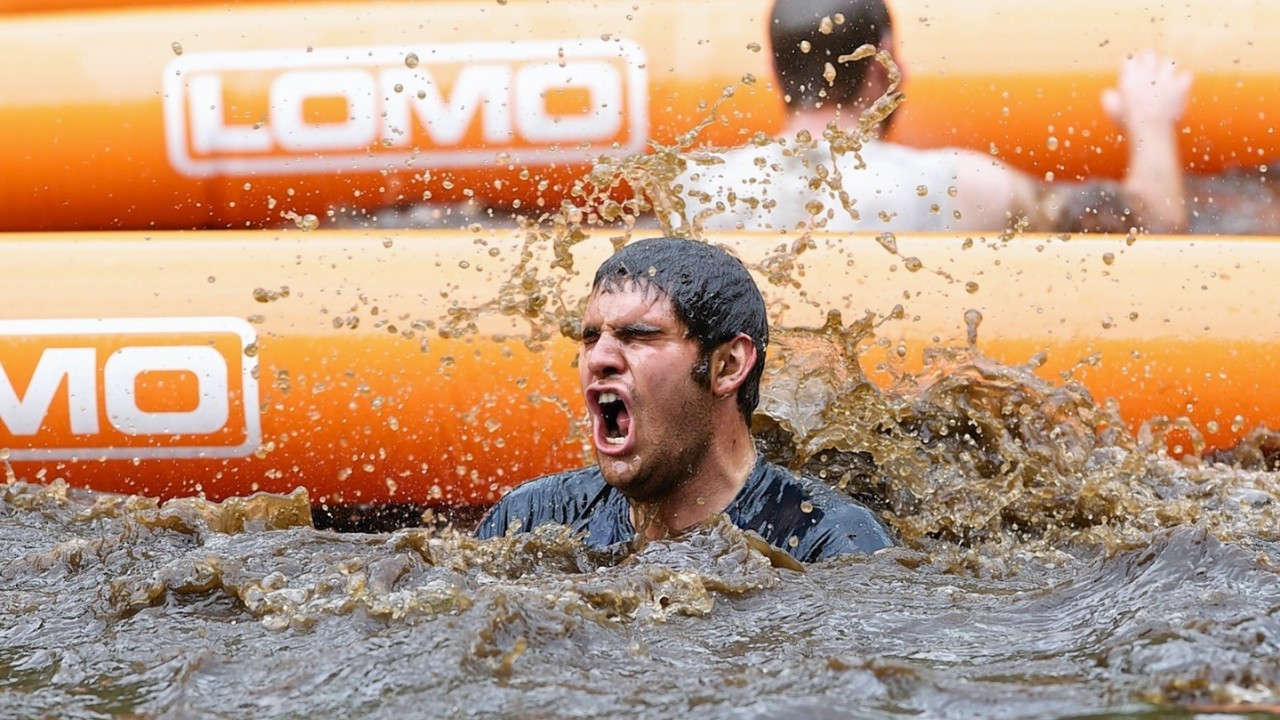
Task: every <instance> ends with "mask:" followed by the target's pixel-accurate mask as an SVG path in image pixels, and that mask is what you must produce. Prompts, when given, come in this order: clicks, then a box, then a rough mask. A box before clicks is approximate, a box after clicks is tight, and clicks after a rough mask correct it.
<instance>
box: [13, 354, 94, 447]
mask: <svg viewBox="0 0 1280 720" xmlns="http://www.w3.org/2000/svg"><path fill="white" fill-rule="evenodd" d="M96 362H97V360H96V354H95V351H94V349H93V348H48V349H46V350H45V351H44V352H43V353H41V355H40V360H39V361H38V362H37V363H36V370H35V372H34V373H32V375H31V382H30V383H28V384H27V390H26V392H25V393H23V395H22V397H19V396H18V391H17V390H16V389H15V388H14V387H13V381H12V380H10V379H9V375H8V373H7V372H6V371H5V369H4V365H3V363H0V425H4V426H5V427H6V428H8V430H9V433H10V434H11V435H14V436H20V435H35V434H36V433H37V432H38V431H39V430H40V426H41V425H42V424H43V423H44V419H45V417H47V416H48V414H49V409H50V406H52V405H53V397H54V395H56V394H57V392H58V387H59V386H61V385H62V380H63V378H66V381H67V412H68V415H69V416H70V419H71V432H72V433H74V434H76V435H91V434H93V433H96V432H98V392H97V387H96V386H97V382H96V379H95V378H96V375H97V366H96Z"/></svg>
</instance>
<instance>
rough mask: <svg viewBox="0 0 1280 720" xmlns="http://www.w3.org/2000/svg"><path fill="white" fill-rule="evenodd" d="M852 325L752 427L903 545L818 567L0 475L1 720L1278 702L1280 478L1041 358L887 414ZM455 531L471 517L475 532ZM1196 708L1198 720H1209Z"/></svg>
mask: <svg viewBox="0 0 1280 720" xmlns="http://www.w3.org/2000/svg"><path fill="white" fill-rule="evenodd" d="M864 331H865V328H862V327H860V324H859V323H853V324H851V325H848V326H842V325H841V324H840V323H838V322H833V323H831V324H830V326H829V327H828V328H825V329H819V330H812V331H803V332H784V333H781V334H780V336H779V341H778V343H777V347H778V351H779V352H778V355H777V357H776V359H775V361H774V363H773V365H772V367H771V368H770V372H769V374H768V380H767V383H768V385H767V388H768V389H767V391H766V392H765V394H764V400H763V405H762V410H761V413H760V415H759V416H758V418H757V420H758V427H757V429H758V430H759V431H760V434H761V438H762V447H763V448H764V449H765V451H766V452H768V453H769V454H770V455H771V456H772V457H774V458H775V459H777V460H779V461H782V462H788V463H790V464H792V465H793V466H796V467H804V468H805V469H806V471H808V472H811V473H814V474H816V475H820V476H823V477H825V478H826V479H828V481H830V482H832V483H833V484H835V485H837V486H839V487H841V488H843V489H844V490H845V491H846V492H849V493H851V494H854V495H855V496H857V497H859V498H861V499H863V500H864V501H866V502H868V503H870V504H872V505H873V506H874V507H876V508H877V509H878V510H879V511H880V512H881V513H882V515H883V517H884V518H885V520H886V522H887V523H888V524H889V525H890V526H891V527H893V528H894V531H895V532H896V533H897V534H898V536H899V537H901V538H902V541H903V545H902V547H900V548H896V549H893V550H891V551H887V552H883V553H880V554H878V555H876V556H874V557H870V558H846V559H840V560H836V561H830V562H826V563H820V564H816V565H812V566H809V567H807V568H805V569H804V571H802V572H798V571H795V570H791V569H785V568H779V567H774V566H773V565H772V564H771V563H770V561H769V560H768V558H766V557H765V556H764V555H762V554H760V553H759V552H757V551H756V550H755V549H754V547H753V544H752V542H751V541H750V539H749V538H747V537H745V536H744V535H743V534H742V533H740V532H739V531H737V530H736V529H735V528H733V527H731V526H728V525H726V524H723V523H712V524H709V525H708V526H706V527H701V528H698V529H696V530H694V531H693V532H692V533H691V534H690V536H689V537H688V538H686V539H685V541H684V542H659V543H653V544H650V545H648V546H647V547H645V548H644V549H643V550H642V551H640V552H638V553H634V554H630V555H627V556H622V557H608V556H604V555H600V554H598V553H595V552H593V551H590V550H588V549H586V548H584V547H583V546H582V545H581V544H580V543H579V542H578V541H577V540H576V539H574V538H572V537H569V536H567V535H566V534H565V533H564V532H563V531H561V530H556V529H551V528H544V529H542V530H541V531H539V532H536V533H534V534H532V535H527V536H522V537H517V538H508V539H500V540H496V541H489V542H478V541H475V540H472V539H470V538H469V537H468V536H467V535H466V534H465V532H458V531H456V530H454V529H451V528H448V527H446V528H443V529H441V528H433V529H426V528H411V529H402V530H399V531H396V532H390V533H379V534H361V533H337V532H333V531H329V530H317V529H315V528H314V527H313V526H312V524H311V517H310V508H309V500H308V498H307V497H306V495H305V493H302V492H298V493H295V494H294V495H291V496H258V497H254V498H248V499H236V500H230V501H226V502H224V503H222V504H218V505H215V504H212V503H208V502H206V501H202V500H195V499H181V500H173V501H170V502H167V503H164V504H160V503H157V502H156V501H155V500H151V499H147V498H140V497H131V498H130V497H114V496H104V495H98V494H93V493H90V492H87V491H83V490H77V489H73V488H68V487H66V486H64V485H60V484H54V485H50V486H35V485H28V484H25V483H22V482H10V483H8V484H6V485H2V486H0V547H3V553H0V717H13V718H19V717H23V718H25V717H74V718H96V717H120V716H127V717H164V718H183V717H226V718H241V717H281V718H283V717H339V716H360V717H373V718H379V717H385V718H399V717H404V716H412V717H557V718H558V717H588V718H589V717H600V718H604V717H618V716H623V717H654V718H664V717H671V718H683V717H688V716H690V715H692V714H699V715H701V716H704V717H717V718H775V717H776V718H790V717H813V718H853V717H865V718H885V717H903V716H914V717H930V718H961V717H1025V718H1043V717H1088V716H1095V717H1169V716H1179V715H1183V716H1188V717H1189V716H1192V715H1193V714H1194V713H1196V712H1198V713H1200V714H1201V715H1202V716H1203V715H1204V714H1205V713H1208V712H1210V711H1211V710H1217V711H1220V712H1234V713H1236V714H1237V715H1239V714H1242V713H1249V712H1257V713H1261V712H1263V711H1264V710H1266V709H1267V707H1268V705H1269V706H1270V709H1272V710H1275V709H1276V708H1280V663H1278V662H1277V660H1276V658H1277V657H1278V656H1280V516H1278V515H1280V480H1278V478H1277V475H1276V474H1275V473H1273V472H1269V471H1267V470H1266V468H1267V466H1268V462H1269V461H1268V459H1267V458H1268V457H1269V453H1268V452H1267V451H1268V449H1269V448H1271V447H1273V446H1274V438H1272V437H1271V436H1269V435H1265V434H1263V435H1260V436H1259V437H1258V438H1257V439H1256V440H1255V442H1253V443H1252V444H1251V447H1250V448H1249V449H1246V450H1241V451H1240V452H1238V453H1236V454H1235V455H1233V456H1222V458H1221V459H1222V460H1224V461H1228V462H1233V463H1234V466H1233V465H1229V464H1210V463H1208V462H1203V461H1195V462H1193V461H1182V462H1179V461H1174V460H1172V459H1170V458H1168V457H1167V456H1166V455H1164V454H1163V453H1162V452H1160V451H1158V450H1155V449H1153V448H1154V447H1155V446H1156V445H1158V444H1159V443H1160V438H1159V433H1158V432H1153V433H1148V434H1147V436H1146V437H1144V436H1143V435H1142V434H1139V436H1136V437H1133V436H1129V435H1128V434H1127V433H1124V432H1121V431H1115V430H1108V429H1107V427H1106V422H1107V417H1106V413H1105V412H1103V411H1102V410H1100V409H1098V408H1097V407H1096V406H1094V405H1093V404H1092V401H1091V400H1089V398H1088V396H1087V395H1085V394H1083V393H1082V392H1080V391H1078V390H1073V389H1071V388H1070V387H1056V386H1050V385H1047V384H1045V383H1043V381H1040V380H1038V379H1037V378H1036V377H1035V376H1034V375H1033V374H1032V373H1031V372H1030V369H1029V368H1009V367H1001V366H997V365H994V364H992V363H990V362H988V361H986V360H984V359H983V358H982V357H981V355H980V354H977V353H975V352H967V353H951V354H947V355H945V356H941V357H939V359H938V360H937V363H936V364H935V366H934V367H933V368H932V371H933V374H934V375H933V377H922V378H921V379H920V380H919V382H918V387H917V388H916V389H915V390H914V391H912V392H902V393H900V394H883V393H880V392H878V391H876V390H875V389H874V388H872V387H870V386H868V385H866V384H865V383H864V381H862V380H861V377H860V374H859V372H858V368H857V366H856V363H848V362H847V357H846V356H845V355H844V352H845V348H846V347H849V344H848V342H847V341H848V340H849V339H850V337H851V336H856V334H857V333H860V332H864ZM462 529H463V530H465V528H462ZM1189 708H1195V710H1192V709H1189Z"/></svg>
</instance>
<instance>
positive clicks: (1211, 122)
mask: <svg viewBox="0 0 1280 720" xmlns="http://www.w3.org/2000/svg"><path fill="white" fill-rule="evenodd" d="M113 4H114V5H129V4H128V3H120V2H114V3H113V2H105V1H100V0H56V2H49V3H43V4H41V5H42V7H45V8H47V9H50V10H53V9H56V8H79V9H78V10H71V9H68V10H65V11H63V12H44V13H16V12H12V10H15V9H22V8H27V9H30V8H31V7H32V6H33V5H34V4H32V3H27V2H25V1H20V2H17V3H12V2H11V3H9V4H8V5H7V6H0V10H3V9H4V8H5V7H7V8H8V9H10V10H11V12H8V13H3V12H0V67H3V68H4V69H5V70H4V72H0V132H2V133H3V134H4V136H5V137H6V138H7V139H8V141H7V142H6V143H4V144H2V145H0V230H20V231H31V230H102V229H108V228H110V229H138V230H149V229H158V228H241V229H243V228H245V227H263V226H278V225H280V224H282V223H283V222H285V220H284V218H285V217H286V215H287V213H290V212H293V213H296V214H298V215H305V214H307V213H311V214H314V215H316V216H318V217H320V218H321V219H322V220H324V219H325V217H326V216H325V213H326V212H327V211H328V210H330V209H332V210H333V211H334V212H335V213H336V214H337V215H339V216H340V217H342V218H345V219H347V220H348V221H352V220H354V221H357V222H363V221H368V216H367V214H368V213H371V212H374V211H376V210H379V209H382V208H386V207H396V206H400V207H403V206H406V205H412V204H414V203H421V202H423V201H424V200H426V201H429V202H431V203H442V204H448V203H457V202H470V201H475V202H478V203H479V204H480V205H481V206H484V207H488V206H494V207H498V208H502V209H507V208H521V212H529V211H530V209H533V211H535V212H537V211H540V210H542V209H547V208H550V209H555V208H558V207H559V204H560V202H561V201H562V200H563V199H565V198H568V197H570V195H569V193H570V190H571V188H572V181H573V180H574V179H575V178H577V177H580V176H581V175H582V174H583V173H584V172H585V171H586V170H587V169H589V168H590V166H591V163H592V162H593V161H594V159H595V158H596V157H597V156H599V155H601V154H626V153H634V152H645V151H647V149H648V147H649V145H648V143H649V142H650V141H653V142H657V143H663V144H670V143H673V142H675V141H676V139H677V138H678V137H679V136H680V135H681V134H683V133H686V132H688V131H689V130H691V129H692V128H693V127H695V126H696V125H697V124H698V123H699V122H701V121H702V120H704V119H705V118H707V117H708V116H709V114H710V111H709V110H708V106H709V105H710V104H711V103H713V102H715V101H716V100H717V99H718V98H720V97H721V96H722V94H723V91H724V89H725V88H726V87H730V86H735V87H737V92H736V93H735V95H734V97H733V98H732V100H730V101H728V102H726V103H725V105H724V106H723V107H722V108H721V110H722V112H721V118H722V120H723V122H715V123H713V124H711V125H710V126H709V127H708V128H707V129H706V130H705V131H704V132H703V134H702V135H701V136H700V137H699V139H698V140H699V142H700V143H706V144H711V145H719V146H727V145H737V144H741V143H742V142H744V141H746V140H747V139H748V138H750V137H751V136H752V135H753V134H754V133H756V132H765V133H770V134H772V133H777V132H779V131H780V130H781V128H782V123H783V117H784V112H783V107H782V103H781V99H780V97H779V93H778V91H777V89H776V88H775V87H774V86H773V82H772V77H773V70H772V67H771V61H770V53H769V47H768V38H767V33H766V23H767V17H768V13H769V8H770V2H769V0H709V1H707V2H699V3H687V2H686V3H681V2H647V3H636V2H633V0H606V1H600V2H596V1H593V0H554V1H552V2H539V3H533V2H530V3H521V2H510V3H506V4H500V3H497V2H494V0H420V1H412V2H409V1H404V0H401V1H398V2H396V1H388V2H377V3H371V2H338V1H335V2H319V1H315V2H287V3H286V2H280V3H270V2H257V1H255V2H230V3H224V2H219V3H213V2H192V3H189V4H175V3H160V2H159V1H158V0H147V1H146V2H145V3H143V4H144V5H145V7H119V8H115V9H111V8H110V7H109V6H111V5H113ZM162 4H163V5H164V6H163V7H160V6H159V5H162ZM889 6H890V8H891V10H892V11H893V13H894V18H895V29H894V34H895V38H896V40H897V43H898V45H899V53H898V57H899V59H900V61H901V62H902V64H903V66H904V69H905V71H906V80H905V82H904V84H903V86H902V89H903V91H904V92H905V93H906V96H907V100H906V102H905V103H904V105H903V106H902V107H901V108H900V110H899V111H898V112H897V113H896V114H895V117H894V121H893V125H892V128H891V130H890V136H891V137H892V138H893V139H895V140H897V141H900V142H903V143H906V144H909V145H918V146H939V145H958V146H964V147H970V148H976V149H980V150H982V151H983V152H990V153H991V154H992V156H993V157H996V158H999V159H1001V160H1004V161H1006V162H1009V163H1011V164H1013V165H1015V166H1018V167H1022V168H1024V169H1026V170H1028V171H1030V172H1032V173H1035V174H1037V175H1048V174H1052V175H1053V176H1054V177H1056V178H1058V179H1078V178H1081V177H1098V176H1113V177H1114V176H1118V175H1119V174H1120V172H1121V171H1122V169H1123V165H1124V162H1125V158H1126V150H1127V148H1126V147H1125V140H1124V138H1123V137H1122V136H1121V134H1120V133H1119V129H1118V128H1117V127H1115V126H1114V125H1113V124H1112V123H1110V122H1109V121H1108V120H1107V119H1106V117H1105V116H1104V113H1103V112H1102V108H1101V103H1100V101H1099V93H1100V92H1101V90H1102V89H1104V88H1106V87H1109V86H1110V85H1111V84H1112V83H1114V82H1115V77H1116V73H1117V71H1118V69H1119V67H1120V64H1121V60H1122V59H1123V57H1124V56H1125V55H1126V53H1131V52H1135V51H1138V50H1142V49H1144V48H1148V47H1149V48H1154V49H1156V50H1159V51H1160V52H1162V53H1163V54H1164V55H1166V56H1168V57H1171V58H1174V59H1176V60H1177V61H1178V62H1179V64H1180V66H1181V67H1183V68H1186V69H1187V70H1189V71H1191V72H1192V73H1194V75H1195V83H1194V86H1193V88H1192V100H1191V105H1190V107H1189V109H1188V111H1187V113H1186V115H1185V118H1184V126H1183V127H1182V128H1181V129H1180V132H1179V138H1180V144H1181V151H1182V157H1183V159H1184V161H1185V164H1186V166H1187V168H1188V169H1189V171H1191V172H1193V173H1202V172H1210V173H1211V172H1218V171H1221V170H1222V169H1224V168H1230V167H1233V166H1244V167H1247V168H1250V169H1253V170H1256V169H1258V167H1259V166H1260V165H1265V164H1267V163H1273V164H1274V162H1275V158H1276V157H1278V156H1280V146H1278V141H1277V137H1280V136H1278V135H1277V133H1276V131H1275V117H1274V115H1275V110H1274V109H1275V107H1276V106H1277V101H1280V75H1278V74H1277V71H1276V68H1277V67H1278V66H1280V65H1278V64H1277V57H1276V49H1275V43H1274V42H1273V41H1272V37H1271V34H1270V31H1271V29H1272V28H1275V27H1277V26H1280V5H1278V4H1276V3H1266V2H1259V1H1258V0H1219V1H1217V2H1209V1H1208V0H1195V1H1194V2H1183V3H1178V4H1177V9H1176V10H1174V9H1173V8H1172V6H1171V7H1170V9H1168V10H1161V9H1159V8H1158V7H1157V8H1156V9H1147V8H1146V7H1144V6H1141V5H1134V4H1123V3H1116V2H1113V1H1111V0H1078V1H1077V2H1072V3H1043V2H1041V3H1029V2H1020V1H1019V0H981V1H977V2H964V3H959V2H956V3H947V2H940V1H938V0H890V2H889ZM746 76H751V77H754V78H755V83H754V84H752V85H742V82H743V79H744V77H746ZM397 88H398V89H397Z"/></svg>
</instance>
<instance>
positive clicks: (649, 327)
mask: <svg viewBox="0 0 1280 720" xmlns="http://www.w3.org/2000/svg"><path fill="white" fill-rule="evenodd" d="M600 332H601V331H600V326H599V325H583V326H582V330H581V332H580V333H579V335H581V336H582V339H583V340H586V339H588V338H591V339H594V338H598V337H600ZM661 332H663V330H662V328H661V327H659V326H657V325H653V324H651V323H642V322H634V323H627V324H626V325H623V326H621V327H619V328H618V329H617V330H616V331H615V333H614V334H615V335H620V336H623V337H635V336H642V335H656V334H659V333H661Z"/></svg>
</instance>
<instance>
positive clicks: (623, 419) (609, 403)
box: [598, 392, 631, 445]
mask: <svg viewBox="0 0 1280 720" xmlns="http://www.w3.org/2000/svg"><path fill="white" fill-rule="evenodd" d="M598 402H599V404H600V419H601V421H603V422H604V441H605V442H607V443H609V444H610V445H622V444H624V443H626V441H627V435H628V434H630V432H631V413H630V412H629V411H628V410H627V405H626V403H624V402H622V400H621V399H619V398H618V394H617V393H612V392H602V393H600V397H599V399H598Z"/></svg>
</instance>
